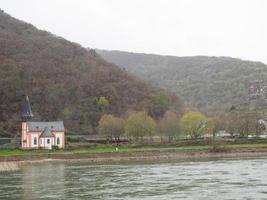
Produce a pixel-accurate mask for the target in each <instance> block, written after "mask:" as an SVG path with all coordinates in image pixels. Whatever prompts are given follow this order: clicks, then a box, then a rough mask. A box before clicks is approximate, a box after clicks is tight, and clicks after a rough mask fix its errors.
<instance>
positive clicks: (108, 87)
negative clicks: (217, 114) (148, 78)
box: [0, 10, 179, 135]
mask: <svg viewBox="0 0 267 200" xmlns="http://www.w3.org/2000/svg"><path fill="white" fill-rule="evenodd" d="M163 93H164V91H161V90H159V89H158V88H156V87H152V86H151V85H150V84H148V83H146V82H145V81H142V80H139V79H138V78H136V77H134V76H132V75H129V74H128V73H127V72H126V71H125V70H122V69H120V68H119V67H117V66H116V65H114V64H110V63H108V62H106V61H104V60H103V59H102V58H100V56H98V55H97V54H96V52H95V51H92V50H91V51H88V50H87V49H85V48H82V47H81V46H80V45H78V44H75V43H72V42H69V41H67V40H65V39H64V38H61V37H58V36H55V35H53V34H51V33H49V32H46V31H40V30H38V29H36V28H35V27H34V26H32V25H30V24H27V23H25V22H23V21H20V20H17V19H15V18H13V17H11V16H10V15H8V14H6V13H4V12H3V11H1V10H0V135H1V134H2V135H4V134H16V133H18V132H19V130H20V115H21V102H22V101H23V98H24V95H25V94H27V95H28V96H29V98H30V102H31V104H32V110H33V113H34V114H35V119H36V120H38V119H39V120H56V119H63V120H64V123H65V126H66V128H67V130H68V131H74V132H76V133H78V134H80V133H89V132H92V130H93V128H94V127H96V125H97V122H98V120H99V118H100V116H101V115H102V114H103V113H112V114H115V115H122V114H124V113H125V112H126V111H127V110H129V109H132V110H133V109H139V110H140V109H142V110H143V109H144V110H148V111H149V112H150V113H151V115H154V117H158V116H157V115H161V114H162V113H163V112H164V111H165V110H166V109H168V107H169V106H170V105H173V104H175V105H176V106H177V107H179V105H178V104H176V102H178V101H179V100H178V99H177V98H172V99H171V98H169V96H167V97H166V94H167V93H166V92H165V93H164V94H165V97H166V98H165V100H166V101H165V104H164V105H163V106H161V107H160V106H158V105H157V103H158V102H159V101H156V100H155V99H157V97H158V96H164V95H162V94H163ZM167 95H168V94H167ZM100 97H105V100H106V99H107V100H108V102H106V101H104V102H103V101H102V102H101V101H99V99H101V98H100Z"/></svg>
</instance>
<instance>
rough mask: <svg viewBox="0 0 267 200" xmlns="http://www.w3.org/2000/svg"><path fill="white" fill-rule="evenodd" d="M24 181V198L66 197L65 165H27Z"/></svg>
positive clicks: (24, 171) (24, 170)
mask: <svg viewBox="0 0 267 200" xmlns="http://www.w3.org/2000/svg"><path fill="white" fill-rule="evenodd" d="M22 182H23V183H24V184H23V194H22V199H37V198H40V197H42V198H43V199H49V198H51V199H56V198H57V197H59V196H60V197H61V198H65V196H64V189H65V165H64V164H52V163H46V164H38V165H36V166H26V167H25V168H24V169H23V174H22Z"/></svg>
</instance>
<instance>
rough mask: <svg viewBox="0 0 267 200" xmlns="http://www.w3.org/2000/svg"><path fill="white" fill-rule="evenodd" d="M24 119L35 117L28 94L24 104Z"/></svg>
mask: <svg viewBox="0 0 267 200" xmlns="http://www.w3.org/2000/svg"><path fill="white" fill-rule="evenodd" d="M21 117H22V120H23V121H28V120H31V118H33V114H32V109H31V105H30V101H29V97H28V96H26V98H25V100H24V103H23V106H22V116H21Z"/></svg>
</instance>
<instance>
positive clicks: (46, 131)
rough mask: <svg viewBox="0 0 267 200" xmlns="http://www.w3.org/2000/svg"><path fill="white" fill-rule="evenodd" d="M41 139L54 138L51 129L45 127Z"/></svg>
mask: <svg viewBox="0 0 267 200" xmlns="http://www.w3.org/2000/svg"><path fill="white" fill-rule="evenodd" d="M40 137H54V135H53V133H52V131H51V129H50V128H48V127H45V128H44V130H43V132H42V133H41V135H40Z"/></svg>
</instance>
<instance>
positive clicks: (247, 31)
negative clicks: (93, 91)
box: [0, 0, 267, 63]
mask: <svg viewBox="0 0 267 200" xmlns="http://www.w3.org/2000/svg"><path fill="white" fill-rule="evenodd" d="M0 8H1V9H3V10H4V11H5V12H7V13H9V14H11V15H12V16H14V17H16V18H19V19H22V20H24V21H26V22H29V23H32V24H33V25H35V26H37V27H38V28H40V29H44V30H47V31H49V32H52V33H54V34H56V35H59V36H62V37H64V38H66V39H68V40H71V41H74V42H77V43H80V44H81V45H83V46H84V47H91V48H100V49H111V50H124V51H131V52H144V53H155V54H163V55H176V56H193V55H210V56H231V57H238V58H242V59H249V60H256V61H262V62H265V63H267V0H23V1H22V0H0Z"/></svg>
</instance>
